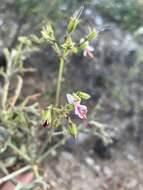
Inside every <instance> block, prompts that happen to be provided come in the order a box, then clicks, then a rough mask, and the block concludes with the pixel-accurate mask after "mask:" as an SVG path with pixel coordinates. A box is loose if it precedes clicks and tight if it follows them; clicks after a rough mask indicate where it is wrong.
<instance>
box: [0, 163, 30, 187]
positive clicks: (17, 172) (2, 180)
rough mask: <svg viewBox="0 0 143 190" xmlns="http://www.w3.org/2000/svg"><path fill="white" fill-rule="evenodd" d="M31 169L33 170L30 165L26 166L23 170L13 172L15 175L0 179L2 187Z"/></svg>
mask: <svg viewBox="0 0 143 190" xmlns="http://www.w3.org/2000/svg"><path fill="white" fill-rule="evenodd" d="M30 169H31V166H30V165H28V166H25V167H23V168H21V169H19V170H17V171H15V172H13V173H11V174H9V175H7V176H5V177H2V178H0V185H1V184H2V183H4V182H6V181H8V180H11V179H13V178H15V177H16V176H18V175H20V174H22V173H24V172H26V171H28V170H30Z"/></svg>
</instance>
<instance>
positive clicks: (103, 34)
mask: <svg viewBox="0 0 143 190" xmlns="http://www.w3.org/2000/svg"><path fill="white" fill-rule="evenodd" d="M0 3H1V5H0V54H1V56H0V64H1V66H2V65H3V59H2V50H3V48H4V47H8V48H9V49H12V48H14V47H15V45H16V43H17V39H18V37H19V36H23V35H26V36H28V35H30V34H36V35H38V36H40V30H41V26H42V23H43V22H44V21H48V22H51V23H52V25H53V26H54V28H55V31H56V35H57V36H58V37H59V38H60V36H62V34H63V32H64V31H65V28H66V25H67V22H68V20H69V18H70V17H71V16H72V15H73V13H74V12H75V10H77V9H78V8H79V7H80V6H84V8H85V9H84V12H83V14H82V19H83V20H82V21H81V23H82V24H81V25H80V26H79V27H78V31H77V33H76V36H74V38H75V39H78V38H79V36H80V35H81V34H83V35H84V34H86V33H87V29H88V27H95V28H96V29H97V30H99V31H100V34H99V36H98V38H97V39H96V40H95V41H94V42H93V44H92V46H93V47H94V55H95V59H93V60H91V59H89V58H84V57H83V55H82V54H78V55H76V56H73V57H72V58H71V60H70V62H71V63H69V64H68V65H67V67H66V71H65V78H64V84H63V90H62V94H63V101H65V100H64V99H65V94H66V93H67V92H72V91H74V90H75V91H76V90H78V89H80V90H83V91H86V92H88V93H89V94H91V96H92V98H91V100H90V101H89V103H88V107H89V110H90V111H89V117H90V116H92V117H95V119H96V120H97V121H99V122H101V123H103V124H106V130H107V131H108V134H109V136H110V138H111V139H112V143H109V144H106V145H105V144H104V143H103V142H102V139H100V138H99V137H98V138H96V137H94V136H92V135H91V136H86V137H83V136H82V135H81V136H80V135H79V142H78V143H77V144H76V143H73V144H72V145H71V144H70V143H69V145H67V146H65V147H64V149H63V150H60V151H59V152H58V158H57V152H54V153H53V155H52V156H51V160H50V161H49V164H48V166H47V167H48V178H50V179H51V180H53V183H54V184H53V186H54V187H55V189H56V187H58V190H60V189H69V190H73V189H74V190H85V189H89V190H95V189H96V190H109V189H110V190H118V189H120V190H121V189H122V190H126V189H132V190H142V189H143V182H142V179H143V148H142V145H143V25H142V22H143V11H142V10H143V1H142V0H120V1H119V0H85V1H83V0H74V1H72V0H52V1H50V0H0ZM78 35H79V36H78ZM61 40H62V39H61ZM25 65H26V66H29V65H30V66H33V67H35V68H37V72H36V73H34V74H29V75H28V74H26V75H25V76H24V78H25V81H24V89H23V96H26V95H29V94H33V93H39V92H40V93H42V94H43V95H42V98H41V100H40V102H41V104H42V105H43V106H44V105H47V104H48V102H50V101H51V99H52V96H53V95H54V94H55V91H54V87H55V84H56V77H57V72H58V58H57V57H56V56H55V54H54V53H53V51H52V49H51V48H50V47H49V46H48V45H45V46H42V47H41V50H40V52H38V53H36V54H35V55H32V56H31V57H29V58H28V59H27V60H26V61H25ZM99 104H100V106H97V105H99ZM96 106H97V107H96ZM63 163H64V165H63Z"/></svg>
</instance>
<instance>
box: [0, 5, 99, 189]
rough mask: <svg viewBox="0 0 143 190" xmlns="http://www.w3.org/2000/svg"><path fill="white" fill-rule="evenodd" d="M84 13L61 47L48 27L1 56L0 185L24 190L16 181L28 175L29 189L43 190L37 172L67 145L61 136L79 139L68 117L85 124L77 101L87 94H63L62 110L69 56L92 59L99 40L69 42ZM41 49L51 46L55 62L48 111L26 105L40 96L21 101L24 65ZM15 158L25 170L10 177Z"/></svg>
mask: <svg viewBox="0 0 143 190" xmlns="http://www.w3.org/2000/svg"><path fill="white" fill-rule="evenodd" d="M82 11H83V8H82V7H81V8H80V9H79V10H78V11H76V13H75V14H74V15H73V17H71V19H70V21H69V23H68V25H67V29H66V32H65V36H64V41H63V42H61V41H60V40H57V38H56V35H55V31H54V29H53V27H52V25H51V24H49V23H48V24H45V25H44V26H43V28H42V31H41V34H42V36H41V37H37V36H35V35H31V36H30V37H29V38H27V37H20V38H19V43H18V45H17V47H16V48H15V49H13V50H11V51H9V50H8V49H5V50H4V54H5V58H6V62H7V67H6V70H4V69H1V70H0V75H1V76H2V77H3V78H4V83H3V87H2V93H1V94H0V98H1V99H0V103H1V107H0V122H1V125H2V126H0V142H1V150H0V156H1V157H2V160H4V161H3V162H2V163H1V165H2V169H3V173H4V174H5V175H6V176H4V177H2V178H0V185H1V184H2V183H4V182H6V181H8V180H10V181H11V182H12V183H14V184H15V186H16V188H17V189H19V190H20V189H28V185H27V186H25V185H24V184H19V182H18V181H17V178H16V177H17V176H18V175H20V174H22V173H24V172H26V171H29V170H30V171H31V172H32V174H33V175H32V176H33V178H34V179H33V182H32V184H30V185H31V186H30V187H29V188H35V187H37V185H39V186H43V188H44V189H46V188H47V184H46V183H45V181H44V178H43V174H42V173H41V170H40V167H41V163H42V161H43V160H44V159H45V158H47V155H48V154H49V153H50V152H51V151H52V150H53V149H54V148H57V147H58V146H59V145H61V143H63V142H64V141H65V140H66V138H65V136H66V137H68V133H69V134H70V135H71V136H72V137H74V138H76V137H77V133H78V128H77V126H76V124H75V122H74V121H73V119H72V117H71V112H74V113H75V115H76V116H78V117H79V118H80V119H82V120H87V110H88V109H87V107H86V106H85V105H82V104H81V101H82V100H88V99H89V98H90V95H89V94H88V93H85V92H81V91H77V92H74V93H72V94H69V93H67V94H66V97H67V101H66V103H65V104H64V105H60V95H61V89H62V88H61V87H62V82H63V74H64V67H65V66H66V63H67V61H68V59H69V57H70V56H71V54H77V53H78V52H81V51H82V52H83V54H84V56H87V57H89V58H93V57H94V56H93V52H92V51H93V49H92V48H91V47H90V46H89V43H90V41H92V40H93V39H94V38H96V37H97V34H98V32H97V31H96V30H95V29H92V30H91V29H90V30H89V33H88V34H87V35H85V36H84V37H82V40H79V42H75V41H74V39H73V36H74V32H75V30H76V29H77V27H78V24H79V23H80V15H81V13H82ZM43 43H46V44H47V43H48V44H50V45H51V47H52V48H53V50H54V51H55V52H56V54H57V56H58V58H59V74H58V79H57V87H56V95H55V104H51V105H47V107H45V108H44V109H43V108H41V106H40V105H39V103H38V102H35V103H33V104H31V103H29V101H30V100H32V101H35V100H36V99H37V98H38V97H39V96H40V94H34V95H31V96H28V97H26V98H25V99H24V100H21V98H20V95H21V90H22V87H23V78H22V75H21V74H23V73H25V72H34V71H35V70H34V69H33V68H25V67H24V59H25V58H26V57H27V56H29V55H30V54H31V53H33V52H35V51H38V50H39V48H38V46H39V45H40V44H43ZM13 78H15V79H16V81H17V84H16V86H15V90H14V95H13V96H11V94H10V93H9V89H10V84H11V82H12V79H13ZM41 126H43V128H42V127H41ZM44 128H45V129H44ZM59 135H60V137H61V136H62V137H64V138H62V139H61V140H59V139H58V142H57V143H56V144H55V145H54V146H52V148H51V149H50V148H49V147H50V142H51V140H52V138H53V137H55V136H59ZM47 136H48V137H47ZM47 147H48V148H47ZM39 148H40V151H39ZM4 154H6V155H7V156H6V157H8V160H7V159H5V157H3V155H4ZM19 158H20V166H21V165H26V166H24V167H23V168H20V169H18V170H17V171H13V169H11V170H12V171H11V173H10V174H9V169H8V168H15V167H13V166H15V165H16V164H17V163H18V162H19ZM21 162H22V163H21ZM18 168H19V167H18Z"/></svg>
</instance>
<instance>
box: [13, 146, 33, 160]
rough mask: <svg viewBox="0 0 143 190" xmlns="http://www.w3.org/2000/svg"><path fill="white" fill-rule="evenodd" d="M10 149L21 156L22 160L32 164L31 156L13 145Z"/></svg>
mask: <svg viewBox="0 0 143 190" xmlns="http://www.w3.org/2000/svg"><path fill="white" fill-rule="evenodd" d="M9 147H11V148H12V149H13V150H14V151H15V152H16V153H17V154H18V155H20V156H21V157H22V158H24V159H25V160H26V161H28V162H30V161H31V159H30V158H29V156H27V155H26V154H25V153H23V152H22V151H21V150H20V149H18V148H17V147H16V146H15V145H13V144H12V143H9Z"/></svg>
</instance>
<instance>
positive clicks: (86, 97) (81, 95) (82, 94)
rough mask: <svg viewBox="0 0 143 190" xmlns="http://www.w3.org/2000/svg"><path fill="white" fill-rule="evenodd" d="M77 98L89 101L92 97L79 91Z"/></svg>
mask: <svg viewBox="0 0 143 190" xmlns="http://www.w3.org/2000/svg"><path fill="white" fill-rule="evenodd" d="M76 94H77V96H79V97H80V98H81V99H83V100H88V99H89V98H90V97H91V96H90V95H89V94H88V93H85V92H81V91H78V92H77V93H76Z"/></svg>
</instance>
